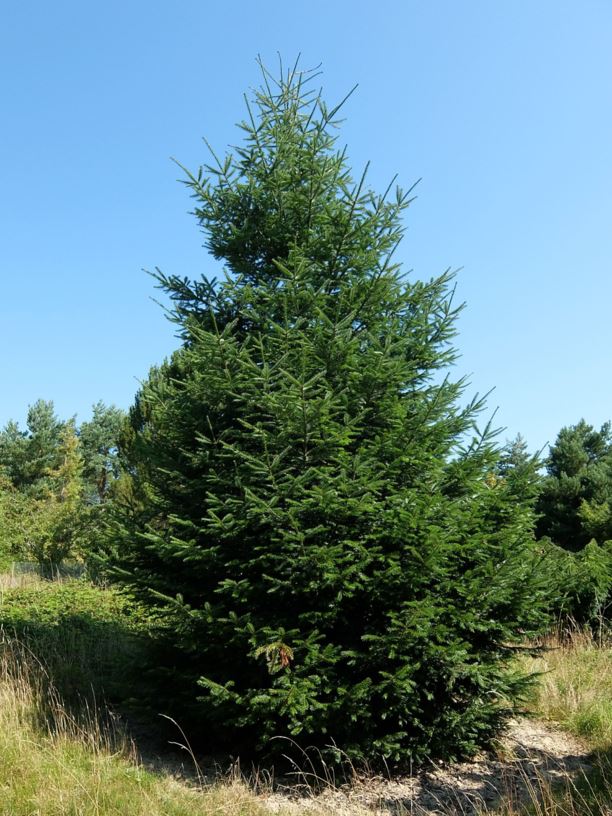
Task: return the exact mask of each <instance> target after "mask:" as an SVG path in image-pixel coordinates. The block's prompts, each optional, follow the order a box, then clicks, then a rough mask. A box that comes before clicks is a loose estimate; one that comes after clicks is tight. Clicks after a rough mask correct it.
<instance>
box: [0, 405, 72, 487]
mask: <svg viewBox="0 0 612 816" xmlns="http://www.w3.org/2000/svg"><path fill="white" fill-rule="evenodd" d="M64 425H65V423H63V422H62V421H61V420H59V419H58V417H57V416H56V414H55V410H54V407H53V403H52V402H46V401H45V400H37V401H36V402H35V403H34V404H33V405H31V406H30V408H29V409H28V416H27V427H26V430H24V431H21V430H20V429H19V426H18V424H17V423H16V422H9V423H8V425H7V426H6V427H5V428H4V429H3V430H2V431H1V432H0V468H2V470H3V471H4V473H5V475H6V476H8V478H9V479H10V480H11V482H12V483H13V485H14V486H15V487H17V488H19V489H20V490H25V491H28V492H29V493H31V494H32V495H35V494H36V493H37V492H39V491H40V489H42V488H43V483H44V481H45V479H46V477H47V474H48V472H49V470H50V469H51V468H53V467H55V466H56V465H57V464H58V455H59V454H58V452H59V448H60V440H61V435H62V431H63V428H64Z"/></svg>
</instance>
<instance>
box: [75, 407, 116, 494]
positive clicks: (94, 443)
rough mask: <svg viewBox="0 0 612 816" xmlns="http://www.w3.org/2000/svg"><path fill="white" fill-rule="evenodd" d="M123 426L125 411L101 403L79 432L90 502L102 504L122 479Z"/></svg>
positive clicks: (84, 474)
mask: <svg viewBox="0 0 612 816" xmlns="http://www.w3.org/2000/svg"><path fill="white" fill-rule="evenodd" d="M124 422H125V414H124V412H123V411H121V410H120V409H119V408H116V407H115V406H114V405H110V406H107V405H105V404H104V403H103V402H102V401H99V402H97V403H96V404H95V405H94V406H93V415H92V418H91V420H90V421H89V422H83V423H82V425H81V427H80V428H79V440H80V443H81V452H82V456H83V478H84V480H85V483H86V493H87V495H88V498H89V500H90V501H94V502H98V503H101V502H103V501H104V500H105V499H106V498H107V497H108V494H109V490H110V488H111V486H112V484H113V483H114V482H115V480H116V479H118V478H119V459H118V456H117V444H118V439H119V436H120V434H121V431H122V428H123V425H124Z"/></svg>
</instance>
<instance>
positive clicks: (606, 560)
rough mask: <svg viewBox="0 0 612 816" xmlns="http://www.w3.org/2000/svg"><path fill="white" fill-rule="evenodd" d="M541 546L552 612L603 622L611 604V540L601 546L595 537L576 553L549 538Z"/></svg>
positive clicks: (594, 623) (561, 617) (582, 620)
mask: <svg viewBox="0 0 612 816" xmlns="http://www.w3.org/2000/svg"><path fill="white" fill-rule="evenodd" d="M540 546H541V547H542V548H543V550H544V552H545V558H544V559H543V562H542V569H543V570H545V571H546V572H547V573H548V586H549V588H550V592H551V596H550V602H549V606H550V612H551V615H552V616H553V617H554V618H557V619H558V620H561V621H563V620H565V619H568V618H569V619H571V620H572V621H574V622H576V623H579V624H588V625H590V626H591V627H593V628H598V627H599V626H601V625H602V623H604V620H605V618H606V617H608V616H609V615H610V611H611V605H612V542H605V543H604V544H603V545H602V546H599V545H598V544H597V542H596V541H594V540H593V541H590V542H589V543H588V544H587V545H586V547H584V548H583V549H582V550H579V551H578V552H575V553H574V552H570V551H568V550H565V549H563V548H562V547H558V546H556V545H555V544H553V543H552V542H551V541H550V540H548V539H543V540H542V541H541V542H540Z"/></svg>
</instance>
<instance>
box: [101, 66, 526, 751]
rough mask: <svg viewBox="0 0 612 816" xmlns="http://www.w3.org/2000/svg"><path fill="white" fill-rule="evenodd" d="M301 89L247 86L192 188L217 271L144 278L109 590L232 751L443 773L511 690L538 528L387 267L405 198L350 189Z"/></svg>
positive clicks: (450, 323)
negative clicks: (313, 751)
mask: <svg viewBox="0 0 612 816" xmlns="http://www.w3.org/2000/svg"><path fill="white" fill-rule="evenodd" d="M305 83H306V80H305V79H304V77H303V75H301V74H299V73H298V72H297V71H296V70H294V71H291V72H289V73H288V75H287V76H286V77H282V78H281V79H280V80H279V81H278V82H275V81H274V80H272V79H271V78H270V77H269V75H268V74H267V73H266V72H265V70H264V87H263V89H261V90H260V91H259V92H257V93H256V94H255V98H254V102H253V103H248V105H249V107H248V114H249V116H248V120H247V121H246V122H244V123H242V126H241V127H242V129H243V131H244V133H245V144H244V145H243V146H242V147H239V148H237V149H236V150H235V152H233V153H230V154H229V155H228V156H227V157H226V158H225V159H221V160H219V161H217V162H216V163H215V164H214V165H213V166H207V167H205V168H202V169H201V170H200V171H199V172H198V173H196V174H195V175H190V174H188V178H187V184H188V186H189V188H190V189H191V191H192V193H193V195H194V197H195V199H196V210H195V212H196V215H197V218H198V220H199V222H200V224H201V226H202V228H203V229H204V231H205V233H206V235H207V245H208V247H209V249H210V250H211V252H212V254H213V256H214V257H215V258H217V259H218V260H221V261H223V262H224V264H225V266H226V276H225V278H224V280H223V282H222V283H221V284H216V283H214V282H213V283H211V282H209V281H207V280H204V279H202V280H199V281H190V280H188V279H182V278H178V277H174V276H170V277H166V276H164V275H162V274H161V273H160V274H159V281H160V284H161V285H162V286H163V288H164V289H165V290H166V292H167V293H168V294H169V296H170V297H171V298H172V300H173V301H174V305H175V309H174V320H175V321H176V322H177V325H178V327H179V331H180V333H181V336H182V338H183V347H182V348H181V349H180V350H179V351H178V352H176V353H175V354H173V355H172V357H171V359H170V360H169V361H168V362H166V363H164V364H163V365H161V366H160V367H159V368H156V369H153V370H152V371H151V373H150V376H149V378H148V380H147V381H146V382H145V383H144V385H143V387H142V389H141V391H140V392H139V394H138V396H137V399H136V404H135V406H134V407H133V409H132V411H131V414H130V420H131V429H130V431H129V432H128V433H126V436H125V440H124V443H123V445H122V456H123V457H124V460H125V463H126V470H127V472H128V473H129V474H131V478H132V479H133V485H132V491H131V496H132V497H133V499H134V500H133V501H130V503H129V506H128V503H127V502H126V509H125V510H124V513H123V516H122V519H121V523H120V527H119V528H118V530H117V545H116V547H117V554H116V559H115V575H116V577H117V578H118V580H121V581H122V582H123V583H124V584H126V585H127V586H128V587H130V588H131V590H132V592H133V593H135V594H136V595H137V596H138V597H139V598H141V599H142V600H144V601H145V602H148V603H149V604H150V605H153V606H155V608H156V612H157V613H158V614H159V615H160V616H163V617H165V618H166V619H167V621H168V622H169V624H170V630H171V631H172V633H173V637H174V641H175V646H176V648H177V653H176V654H175V655H174V656H173V661H174V662H173V664H172V670H171V674H172V683H173V689H172V690H173V698H174V703H175V705H176V701H177V699H178V698H179V694H181V692H182V693H183V697H184V698H186V699H188V700H191V701H192V703H193V704H194V705H193V707H192V709H191V713H192V714H193V716H194V717H196V716H197V717H199V722H200V723H205V724H207V725H208V726H209V730H207V731H206V733H207V734H210V733H216V734H218V735H220V736H222V737H225V738H226V739H227V741H228V743H229V744H231V746H232V748H233V750H234V751H235V750H243V751H253V750H254V749H256V748H259V749H264V750H270V749H274V746H277V748H278V749H279V750H282V751H285V750H286V744H282V745H280V744H279V743H275V742H271V741H270V740H271V738H272V737H273V736H275V735H285V736H291V737H292V738H294V739H296V740H299V741H300V742H301V743H302V744H304V745H312V744H314V745H318V746H320V747H322V746H325V745H329V744H330V743H332V742H333V741H335V742H336V744H337V745H338V746H340V747H341V748H342V749H343V750H345V751H346V752H347V753H348V754H349V755H350V756H351V757H355V756H360V755H364V754H365V755H367V756H369V757H370V758H374V759H380V757H385V758H386V759H387V761H390V762H396V763H402V762H404V763H405V762H408V760H409V759H415V758H416V759H419V758H423V757H425V756H431V755H438V756H440V755H445V756H453V755H457V754H459V753H465V752H470V751H474V750H475V749H476V748H477V746H480V745H482V744H485V743H486V742H487V741H488V740H489V739H490V738H491V736H492V735H493V734H495V733H496V731H497V729H498V727H499V725H500V723H501V722H502V721H503V720H504V718H505V716H507V714H508V713H509V711H510V709H511V706H510V704H509V702H508V701H509V700H510V699H511V698H512V697H513V696H514V695H516V694H517V693H518V691H519V690H520V689H521V688H522V687H523V685H524V678H520V677H518V676H516V675H513V674H511V673H510V672H508V671H507V670H506V666H507V663H508V660H509V658H510V656H511V654H512V649H511V644H512V643H513V642H514V641H516V640H517V639H518V638H523V637H524V636H525V634H526V633H529V632H531V631H533V630H534V627H535V625H536V619H537V617H538V609H539V602H540V588H539V586H538V585H537V581H536V580H535V576H534V575H533V573H532V562H531V560H530V559H528V558H526V554H527V553H529V552H530V547H531V532H530V531H531V526H532V517H531V514H530V511H529V508H528V507H527V508H526V507H525V505H524V504H523V503H522V502H521V501H520V500H517V498H516V496H513V495H511V493H510V491H509V490H508V489H507V486H506V484H505V483H504V482H503V480H500V481H499V482H497V481H495V482H494V483H493V484H491V483H490V479H488V478H487V477H488V476H489V475H490V474H491V472H492V471H493V470H494V468H495V465H496V461H497V459H498V452H497V451H496V450H495V448H494V446H493V443H492V439H491V434H490V432H489V430H488V429H487V430H485V432H483V433H479V432H478V431H477V430H476V425H475V421H476V415H477V413H478V411H479V410H480V409H481V408H482V407H483V403H482V401H479V400H474V401H472V402H470V403H469V404H467V405H465V404H464V403H463V400H462V394H463V391H464V387H465V383H464V382H463V381H462V380H458V381H452V380H451V379H450V378H449V377H446V378H443V377H439V376H437V372H439V371H440V370H443V369H446V368H447V367H448V366H449V365H450V364H451V363H452V361H453V360H454V357H455V353H454V350H453V349H452V347H451V345H450V341H451V339H452V337H453V335H454V321H455V317H456V315H457V312H458V311H459V308H458V307H456V306H454V305H453V303H452V288H450V287H451V276H450V275H449V274H444V275H442V276H441V277H438V278H435V279H433V280H431V281H429V282H418V281H415V282H412V283H410V282H408V281H407V280H406V278H405V277H404V276H403V275H402V274H401V271H400V269H399V268H398V265H397V264H396V263H394V261H393V253H394V250H395V248H396V247H397V244H398V242H399V241H400V239H401V236H402V232H403V228H402V225H401V216H402V213H403V212H404V211H405V209H406V208H407V207H408V205H409V203H410V197H409V194H406V193H403V192H401V191H400V190H398V191H396V193H395V194H394V195H390V192H391V188H389V190H387V192H386V193H384V194H383V195H377V194H375V193H373V192H372V191H370V190H369V189H367V187H366V185H365V174H364V175H363V176H362V177H361V178H360V180H359V181H358V182H357V183H354V182H353V180H352V179H351V176H350V172H349V170H348V168H347V163H346V154H345V151H343V150H341V151H338V150H337V149H336V147H335V140H336V132H335V128H336V124H337V122H336V116H337V112H338V108H334V109H332V110H329V109H328V108H327V107H326V106H325V104H324V103H323V102H322V100H321V98H320V96H319V95H317V94H312V93H311V92H309V91H308V89H307V87H306V84H305ZM162 668H166V669H167V670H168V671H170V665H167V666H165V667H162ZM179 681H180V682H179ZM198 687H199V691H198ZM198 695H199V697H200V699H201V702H200V703H197V702H196V700H195V698H196V696H198ZM173 713H175V714H176V708H175V709H173ZM211 729H212V730H211Z"/></svg>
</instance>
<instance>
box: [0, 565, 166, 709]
mask: <svg viewBox="0 0 612 816" xmlns="http://www.w3.org/2000/svg"><path fill="white" fill-rule="evenodd" d="M0 601H1V602H0V630H4V632H6V633H7V634H8V635H10V636H17V637H18V639H19V640H20V641H21V642H22V643H24V644H25V645H26V646H27V648H28V650H29V651H30V652H31V653H32V654H33V655H34V657H35V658H36V659H37V660H38V661H39V662H40V663H41V664H42V665H43V666H44V667H45V669H46V671H47V672H48V674H49V676H50V679H51V680H52V683H53V685H54V687H55V688H56V689H57V690H58V691H59V693H60V694H61V696H62V698H63V699H64V700H65V701H71V700H74V699H83V698H89V697H90V696H91V695H92V694H93V695H94V696H98V697H99V696H101V695H104V696H105V697H106V698H107V699H110V700H113V701H119V702H125V701H126V700H128V699H129V698H131V697H133V696H135V684H136V677H137V673H141V672H142V671H143V663H144V661H145V660H146V655H147V649H148V641H147V635H148V632H149V629H150V620H149V619H148V618H147V616H146V615H145V614H144V613H143V611H142V610H141V609H140V608H138V607H137V606H135V605H134V604H133V603H130V602H129V601H128V600H127V599H126V598H124V597H123V596H122V595H120V594H119V593H118V592H116V591H113V590H108V589H100V588H98V587H94V586H92V585H91V584H89V583H87V582H86V581H83V580H71V581H63V582H58V581H41V582H39V583H35V584H33V585H32V586H27V587H22V588H17V589H9V590H6V591H5V592H4V593H2V595H1V597H0Z"/></svg>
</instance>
